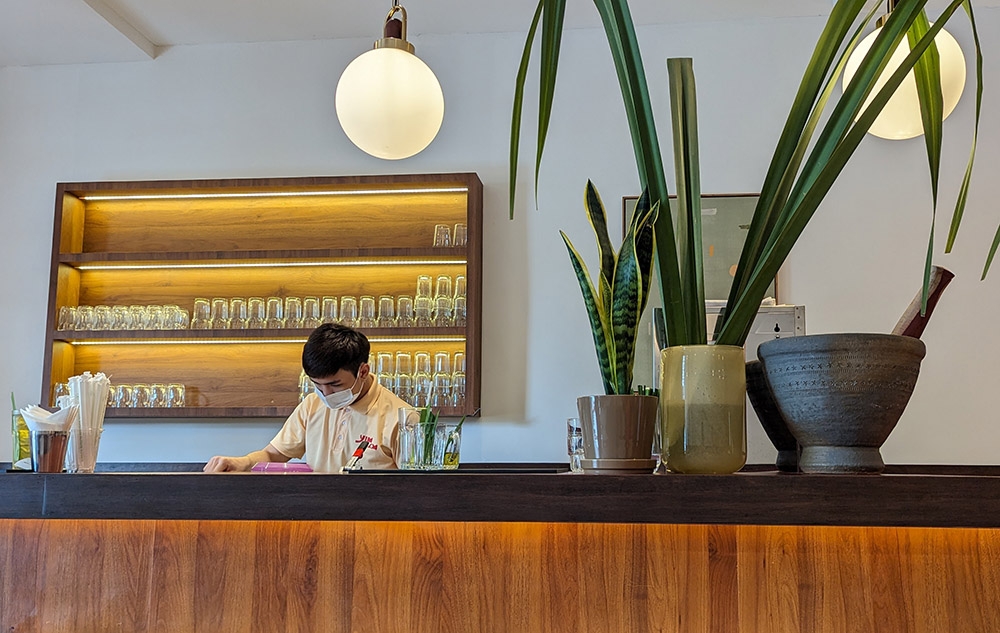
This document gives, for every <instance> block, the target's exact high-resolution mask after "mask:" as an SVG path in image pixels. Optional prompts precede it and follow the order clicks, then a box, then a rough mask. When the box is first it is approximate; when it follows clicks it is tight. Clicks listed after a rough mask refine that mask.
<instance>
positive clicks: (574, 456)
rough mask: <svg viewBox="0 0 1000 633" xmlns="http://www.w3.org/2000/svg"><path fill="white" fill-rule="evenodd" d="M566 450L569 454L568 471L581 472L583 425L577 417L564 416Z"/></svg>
mask: <svg viewBox="0 0 1000 633" xmlns="http://www.w3.org/2000/svg"><path fill="white" fill-rule="evenodd" d="M566 452H567V453H568V454H569V470H570V472H573V473H582V472H583V466H582V465H581V463H580V460H581V459H582V458H583V427H582V426H580V419H579V418H566Z"/></svg>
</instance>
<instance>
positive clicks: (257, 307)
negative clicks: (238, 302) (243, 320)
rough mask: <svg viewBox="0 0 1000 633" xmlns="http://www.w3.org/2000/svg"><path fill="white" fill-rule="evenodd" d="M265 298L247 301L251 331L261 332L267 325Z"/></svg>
mask: <svg viewBox="0 0 1000 633" xmlns="http://www.w3.org/2000/svg"><path fill="white" fill-rule="evenodd" d="M264 315H265V313H264V298H263V297H250V298H249V299H247V328H248V329H251V330H261V329H263V328H264V325H265V324H266V323H267V319H266V317H265V316H264Z"/></svg>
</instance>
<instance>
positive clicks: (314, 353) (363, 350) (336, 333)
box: [302, 323, 371, 378]
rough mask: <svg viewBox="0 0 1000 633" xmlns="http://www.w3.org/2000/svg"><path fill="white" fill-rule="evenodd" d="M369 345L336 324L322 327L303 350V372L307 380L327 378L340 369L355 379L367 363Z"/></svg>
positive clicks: (355, 332)
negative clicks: (352, 375)
mask: <svg viewBox="0 0 1000 633" xmlns="http://www.w3.org/2000/svg"><path fill="white" fill-rule="evenodd" d="M369 352H371V343H369V342H368V337H367V336H365V335H364V334H362V333H361V332H359V331H357V330H355V329H354V328H349V327H347V326H346V325H340V324H339V323H324V324H323V325H321V326H319V327H318V328H316V329H315V330H313V332H312V334H310V335H309V340H308V341H306V344H305V346H304V347H303V348H302V369H303V370H304V371H305V372H306V375H307V376H309V377H310V378H326V377H328V376H332V375H334V374H335V373H337V372H338V371H340V370H341V369H346V370H347V371H349V372H351V373H352V374H354V375H355V376H357V375H358V369H360V368H361V365H362V364H363V363H367V362H368V354H369Z"/></svg>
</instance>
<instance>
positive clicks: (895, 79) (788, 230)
mask: <svg viewBox="0 0 1000 633" xmlns="http://www.w3.org/2000/svg"><path fill="white" fill-rule="evenodd" d="M962 1H963V0H955V1H954V2H953V3H952V4H950V5H949V6H948V8H947V9H945V11H944V12H943V13H942V14H941V16H939V18H938V20H937V21H936V22H935V23H934V25H933V26H932V27H931V28H930V29H929V31H928V33H927V34H926V35H925V36H924V37H922V38H921V39H920V41H919V42H917V43H916V44H915V45H914V46H913V48H912V50H911V52H910V53H909V54H908V55H907V56H906V58H905V59H904V60H903V62H902V63H901V65H900V66H899V68H898V69H897V70H896V71H895V72H894V73H892V75H890V77H889V78H888V80H887V81H886V83H885V85H884V86H883V87H882V88H881V90H880V91H879V92H878V94H877V95H876V96H875V97H874V98H873V99H872V101H871V103H870V104H869V105H868V106H867V107H866V108H865V109H864V111H863V112H862V113H861V114H860V115H859V116H858V119H857V123H856V125H854V126H853V127H851V128H850V130H849V131H848V132H847V133H846V134H844V133H842V132H841V131H839V130H836V129H835V128H836V126H839V125H842V124H843V117H844V114H845V113H852V112H854V111H855V110H856V109H857V108H858V106H859V104H860V103H861V102H863V100H864V98H865V96H866V95H867V93H868V92H869V91H870V90H871V87H872V85H873V82H874V78H875V77H876V76H877V74H878V73H877V72H872V66H873V65H874V64H873V60H872V58H873V57H874V58H875V59H878V58H879V56H881V59H882V61H883V62H884V61H885V55H886V51H885V50H881V51H877V50H876V49H877V47H879V43H880V42H879V40H880V39H881V40H882V42H881V43H882V44H883V47H884V48H888V45H887V44H890V45H894V44H895V43H898V42H897V39H898V40H901V39H902V35H904V34H905V32H906V30H907V29H908V28H909V26H910V24H912V22H913V20H914V19H916V17H917V14H918V13H919V11H920V10H921V9H922V6H923V4H924V3H923V2H915V3H913V4H909V3H908V4H907V5H906V6H907V7H908V8H909V9H910V11H908V12H906V13H904V12H902V11H900V7H901V6H903V5H897V9H896V11H894V12H893V14H891V15H890V17H889V19H888V20H887V21H886V24H885V26H884V27H883V30H882V33H881V34H880V36H879V37H878V38H876V41H875V44H874V45H873V46H872V50H871V51H869V53H868V55H867V56H866V58H865V60H864V61H863V62H862V63H861V66H860V67H859V70H858V74H857V75H855V78H854V79H853V80H852V82H851V83H850V84H849V86H848V87H847V89H845V92H844V96H843V97H842V98H841V100H840V101H839V102H838V104H837V107H835V108H834V113H833V115H831V117H830V120H829V121H828V123H827V126H826V128H825V129H824V132H823V134H822V135H821V139H822V138H824V137H826V138H829V137H835V138H836V139H837V142H835V143H833V144H832V147H829V148H826V147H824V151H822V152H819V151H818V149H819V148H818V146H819V143H817V148H814V151H813V153H812V154H811V155H810V158H809V160H808V161H807V165H806V166H805V167H803V176H802V177H801V178H800V179H799V181H798V182H797V186H796V189H797V190H798V192H797V193H794V194H793V195H792V197H791V199H790V200H789V203H788V204H789V205H793V206H792V207H791V209H792V211H791V212H790V213H788V214H786V215H787V216H788V218H789V219H788V222H787V223H786V224H785V225H784V226H783V227H782V228H781V229H780V230H779V231H778V232H777V234H776V235H775V236H772V239H770V240H769V246H768V248H767V249H766V251H765V254H764V255H763V258H762V259H761V261H759V262H758V263H757V265H756V266H755V267H754V269H753V271H752V272H751V275H750V282H749V283H748V285H747V288H746V290H745V291H744V293H743V294H742V295H741V296H740V297H739V298H738V299H737V301H736V302H735V304H731V305H730V308H731V310H730V314H731V320H730V321H727V323H726V324H725V325H724V326H723V328H722V331H721V332H720V334H719V342H720V343H724V344H739V343H738V342H742V341H743V340H745V339H746V334H747V332H748V330H749V325H750V323H752V320H753V318H754V316H755V315H756V311H757V307H758V306H759V303H760V299H761V298H762V297H763V296H764V292H765V291H766V288H767V285H768V284H769V283H770V279H771V278H773V276H774V275H775V274H776V273H777V269H778V268H779V267H780V265H781V263H782V262H783V261H784V259H785V257H787V255H788V253H789V252H790V250H791V247H792V246H793V245H794V243H795V240H797V239H798V236H799V235H800V234H801V232H802V230H803V229H804V228H805V225H806V223H807V222H808V221H809V219H810V218H811V217H812V214H813V213H814V212H815V210H816V208H817V207H818V206H819V203H820V202H821V201H822V200H823V198H824V197H825V195H826V193H827V192H828V191H829V189H830V187H831V186H832V185H833V182H834V181H835V180H836V178H837V177H838V176H839V175H840V173H841V171H842V170H843V167H844V165H846V163H847V161H848V160H849V158H850V157H851V156H852V155H853V153H854V151H855V150H856V149H857V146H858V144H860V142H861V139H862V138H863V137H864V136H865V134H866V133H867V130H868V128H869V127H870V126H871V124H872V122H873V121H874V120H875V118H876V116H877V115H878V114H879V113H880V112H881V111H882V109H883V108H884V107H885V104H886V103H887V102H888V100H889V98H890V97H891V96H892V94H893V93H894V92H895V90H896V88H898V86H899V85H900V84H901V83H902V81H903V79H904V78H905V77H906V75H907V74H908V72H909V71H910V70H911V69H912V68H913V66H914V64H915V63H916V60H917V59H918V58H919V57H920V55H922V54H923V53H924V51H925V50H926V49H927V48H928V47H929V46H930V44H931V43H932V42H933V38H934V36H936V35H937V33H938V32H939V31H940V30H941V28H943V26H944V25H945V23H947V21H948V19H949V18H950V17H951V15H952V14H953V13H954V11H955V9H957V7H958V6H959V5H960V4H961V3H962ZM914 4H919V6H916V7H915V6H914ZM907 20H908V21H907ZM893 47H894V46H893ZM879 65H882V66H884V64H879ZM877 70H878V72H881V69H877ZM831 128H833V129H832V130H831ZM768 275H770V277H768Z"/></svg>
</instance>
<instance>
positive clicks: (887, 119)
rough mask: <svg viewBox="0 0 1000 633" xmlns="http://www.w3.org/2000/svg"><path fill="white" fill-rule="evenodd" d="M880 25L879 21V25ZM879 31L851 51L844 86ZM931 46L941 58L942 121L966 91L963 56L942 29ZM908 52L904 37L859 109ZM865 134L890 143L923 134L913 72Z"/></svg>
mask: <svg viewBox="0 0 1000 633" xmlns="http://www.w3.org/2000/svg"><path fill="white" fill-rule="evenodd" d="M894 5H895V2H892V1H891V0H890V2H889V10H890V12H891V11H892V8H893V6H894ZM882 20H885V18H884V17H883V18H882ZM881 23H882V22H881V21H880V22H879V24H881ZM881 30H882V27H881V26H879V27H878V28H877V29H875V31H874V32H873V33H870V34H869V35H868V36H867V37H865V38H864V39H863V40H861V42H860V43H859V44H858V46H857V48H855V49H854V52H853V53H851V56H850V57H849V58H848V59H847V64H846V65H845V66H844V84H843V85H844V86H847V84H849V83H850V81H851V79H852V78H853V77H854V74H855V73H856V72H857V69H858V66H860V65H861V60H862V59H864V57H865V55H866V54H867V53H868V51H869V50H870V49H871V47H872V44H873V43H874V42H875V38H876V37H878V34H879V33H880V32H881ZM934 44H935V45H936V46H937V49H938V55H939V57H940V65H941V96H942V97H943V99H944V104H943V105H944V110H943V116H942V117H941V118H942V120H944V119H947V118H948V115H949V114H951V113H952V111H953V110H954V109H955V106H956V105H958V100H959V98H960V97H961V96H962V91H963V90H964V89H965V55H964V54H963V53H962V48H961V47H960V46H959V45H958V42H957V41H955V38H954V37H952V35H951V33H949V32H948V31H945V30H944V29H941V31H939V32H938V34H937V35H936V36H935V37H934ZM909 53H910V45H909V42H908V41H907V39H906V38H904V39H903V41H902V42H900V43H899V46H897V47H896V50H895V51H894V52H893V54H892V57H891V58H889V63H888V65H887V66H886V67H885V70H883V71H882V74H881V75H879V78H878V80H877V81H876V83H875V87H874V88H872V91H871V93H870V94H869V95H868V99H867V100H866V101H865V104H864V106H863V108H862V110H863V109H864V108H867V107H868V104H869V103H871V100H872V99H873V98H875V95H876V94H878V92H879V90H881V89H882V86H884V85H885V82H886V80H887V79H888V78H889V76H890V75H892V73H894V72H895V71H896V69H897V68H899V65H900V64H901V63H902V61H903V59H904V58H906V56H907V55H908V54H909ZM868 132H869V133H871V134H874V135H875V136H878V137H880V138H884V139H889V140H904V139H908V138H913V137H915V136H920V135H921V134H923V133H924V125H923V121H922V120H921V118H920V102H919V101H918V98H917V83H916V81H915V80H914V78H913V71H912V70H911V71H910V72H909V73H908V74H907V75H906V78H904V79H903V83H901V84H900V85H899V88H897V89H896V92H895V93H894V94H893V95H892V97H891V98H890V99H889V102H888V103H886V104H885V108H883V110H882V112H881V113H880V114H879V115H878V117H877V118H876V119H875V121H874V122H873V123H872V126H871V127H870V128H869V129H868Z"/></svg>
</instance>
